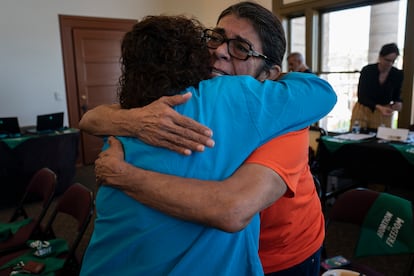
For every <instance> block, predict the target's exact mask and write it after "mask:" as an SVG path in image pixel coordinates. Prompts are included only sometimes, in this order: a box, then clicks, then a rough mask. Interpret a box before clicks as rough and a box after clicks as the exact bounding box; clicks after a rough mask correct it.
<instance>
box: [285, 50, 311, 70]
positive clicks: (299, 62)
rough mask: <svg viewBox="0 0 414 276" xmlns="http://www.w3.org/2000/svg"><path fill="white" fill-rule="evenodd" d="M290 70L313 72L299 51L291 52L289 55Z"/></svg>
mask: <svg viewBox="0 0 414 276" xmlns="http://www.w3.org/2000/svg"><path fill="white" fill-rule="evenodd" d="M287 62H288V70H289V72H302V73H312V71H311V70H310V69H309V67H308V66H307V65H306V63H305V60H304V59H303V55H302V54H301V53H299V52H293V53H290V54H289V55H288V57H287Z"/></svg>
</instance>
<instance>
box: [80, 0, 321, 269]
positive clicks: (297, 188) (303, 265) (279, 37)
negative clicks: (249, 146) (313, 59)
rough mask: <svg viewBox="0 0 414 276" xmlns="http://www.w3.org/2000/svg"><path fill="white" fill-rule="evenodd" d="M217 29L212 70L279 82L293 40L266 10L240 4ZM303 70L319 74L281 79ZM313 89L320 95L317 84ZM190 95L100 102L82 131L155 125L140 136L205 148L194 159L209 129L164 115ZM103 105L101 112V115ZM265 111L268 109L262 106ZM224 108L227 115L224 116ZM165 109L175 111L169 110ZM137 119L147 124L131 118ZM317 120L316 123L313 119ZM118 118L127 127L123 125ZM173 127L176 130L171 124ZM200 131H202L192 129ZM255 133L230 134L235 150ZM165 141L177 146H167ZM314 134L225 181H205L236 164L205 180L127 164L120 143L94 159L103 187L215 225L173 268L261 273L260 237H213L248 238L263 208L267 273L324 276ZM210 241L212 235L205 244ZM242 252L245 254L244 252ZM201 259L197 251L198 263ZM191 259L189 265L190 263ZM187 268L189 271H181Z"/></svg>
mask: <svg viewBox="0 0 414 276" xmlns="http://www.w3.org/2000/svg"><path fill="white" fill-rule="evenodd" d="M213 31H214V32H212V31H211V30H210V31H205V32H204V38H205V40H206V42H207V46H208V47H209V49H210V53H211V64H212V75H213V76H221V75H250V76H254V77H255V78H256V79H257V80H260V81H264V80H266V79H269V80H275V79H276V78H277V77H278V76H279V74H280V70H281V69H280V68H281V67H280V66H281V63H282V59H283V55H284V52H285V46H286V44H285V37H284V32H283V28H282V25H281V23H280V21H279V20H278V19H277V18H276V17H275V16H274V15H273V14H272V13H271V12H270V11H269V10H267V9H265V8H264V7H262V6H260V5H258V4H255V3H251V2H240V3H237V4H235V5H232V6H230V7H229V8H227V9H226V10H224V11H223V12H222V13H221V15H220V17H219V20H218V23H217V26H216V27H215V28H214V29H213ZM212 41H213V42H212ZM220 42H221V43H220ZM219 43H220V44H219ZM298 75H300V76H303V77H306V78H308V77H311V78H317V77H316V76H313V75H311V74H300V73H290V74H288V75H286V76H285V77H283V78H282V79H281V80H283V79H285V78H289V76H290V77H292V76H298ZM220 78H222V77H220ZM220 78H218V79H220ZM303 81H304V82H303V83H302V85H305V86H307V85H306V83H308V84H310V83H309V82H308V81H309V80H305V79H304V80H303ZM265 83H272V82H265ZM287 84H289V82H288V81H286V82H285V84H284V85H283V86H284V87H285V88H286V89H287V90H286V91H285V92H294V90H295V89H294V90H291V88H289V86H288V85H287ZM303 88H304V87H301V89H303ZM308 88H310V87H308ZM301 89H299V91H300V90H301ZM227 92H229V90H225V89H224V90H223V91H222V93H227ZM239 92H240V91H239ZM314 92H316V93H318V94H319V93H320V91H319V92H318V91H317V90H314ZM314 92H312V93H314ZM206 93H210V92H206ZM240 93H241V92H240ZM288 94H289V93H287V94H285V96H286V98H285V100H286V101H289V100H290V99H291V100H294V99H293V98H291V96H289V95H288ZM293 94H294V93H293ZM223 95H224V94H223ZM240 95H242V93H241V94H240ZM259 95H260V93H259ZM318 98H319V99H318ZM322 98H324V97H322ZM185 100H186V99H184V98H177V97H174V98H169V99H168V100H166V99H162V100H160V101H157V102H155V103H156V105H155V104H154V103H153V104H151V105H149V106H147V107H144V108H141V109H135V110H134V109H131V110H116V109H114V108H108V107H100V108H99V109H95V110H93V112H88V113H89V114H88V113H87V114H86V115H88V117H89V115H92V118H93V119H92V118H89V119H88V120H87V121H89V122H86V121H84V122H83V123H82V127H83V128H84V129H87V130H89V131H90V132H92V133H94V134H105V133H106V134H107V133H118V134H122V135H136V134H137V133H136V130H137V127H138V129H141V130H143V128H141V127H144V128H145V129H149V130H150V131H144V130H143V131H139V132H140V133H139V135H137V136H139V137H140V138H141V139H144V140H145V141H147V142H151V139H145V135H148V133H150V134H154V136H153V137H151V138H153V139H152V142H154V139H155V138H154V137H156V138H159V137H163V138H164V139H161V142H156V143H155V145H161V146H165V147H167V146H168V147H169V148H170V149H173V150H176V151H177V152H180V153H184V154H191V151H190V149H191V150H196V151H203V150H204V152H203V153H195V154H191V156H190V157H194V156H198V157H200V158H203V157H204V155H205V154H209V153H210V151H211V149H205V148H204V146H211V144H209V143H208V141H209V137H210V136H209V134H211V132H209V131H207V132H206V130H208V129H206V128H203V127H200V126H199V125H197V124H195V126H194V125H193V124H192V123H190V121H188V120H186V119H183V118H182V117H180V116H177V115H176V114H174V115H171V109H168V110H169V111H168V112H164V111H160V110H161V109H164V110H165V106H169V105H176V104H179V103H184V102H185ZM319 100H321V98H320V97H318V96H317V95H315V97H314V98H313V97H311V98H310V99H309V102H308V103H307V104H305V107H306V106H309V107H310V106H312V105H318V106H319V104H321V103H319V102H318V101H319ZM325 100H327V99H326V98H325ZM294 101H296V100H294ZM300 102H301V101H298V102H297V103H298V104H300ZM322 105H324V104H322ZM319 107H320V106H319ZM296 108H299V110H300V111H299V113H300V114H301V115H302V116H305V115H306V114H308V113H309V112H308V111H306V110H304V109H302V108H301V107H299V106H297V107H296ZM103 110H104V113H101V111H103ZM260 110H261V112H267V111H268V110H266V109H265V108H263V109H260ZM219 111H220V113H217V112H219ZM273 111H276V110H273ZM105 112H106V114H107V113H108V112H110V118H111V121H110V122H103V119H102V118H99V115H98V114H100V115H101V116H102V115H104V114H105ZM150 112H152V113H153V114H157V116H161V117H162V118H163V120H162V121H164V122H161V121H158V124H161V125H162V126H163V127H165V128H167V129H174V130H173V131H172V132H174V133H179V132H183V133H185V134H184V135H183V136H187V137H188V136H192V137H193V138H194V139H193V142H190V143H185V142H184V141H185V139H184V138H183V137H181V136H179V135H173V134H171V133H169V134H165V132H163V131H161V130H160V127H158V126H156V127H154V124H150V123H149V122H150V121H153V122H154V116H153V115H151V116H147V115H148V114H150ZM210 112H212V113H211V114H214V115H215V116H220V115H219V114H221V112H223V114H222V116H225V114H226V110H215V109H214V110H211V111H210ZM276 112H278V114H285V113H286V114H288V113H289V112H291V111H290V110H288V109H283V108H282V109H279V110H277V111H276ZM167 113H168V114H169V115H163V114H167ZM144 114H147V115H145V116H144ZM97 115H98V116H97ZM252 115H253V114H252ZM306 116H307V115H306ZM134 118H135V119H136V120H140V122H138V123H137V122H133V121H134V120H135V119H134ZM148 118H150V120H149V121H148V120H147V119H148ZM83 119H84V118H83ZM83 119H82V120H83ZM315 119H316V118H315ZM315 121H317V120H314V121H313V122H315ZM94 122H96V123H98V125H99V126H100V127H98V129H96V128H95V129H94V127H93V125H91V124H93V123H94ZM117 122H119V123H120V124H119V125H118V123H117ZM274 122H275V123H277V124H282V125H283V124H284V123H285V122H283V121H282V120H279V119H278V118H277V117H274ZM174 123H175V124H176V125H178V126H175V127H173V125H174ZM233 124H234V127H236V128H239V127H241V126H240V125H241V124H242V123H241V122H240V121H239V120H234V121H233ZM144 125H146V126H144ZM188 125H191V126H192V127H191V128H190V130H189V129H188V128H187V126H188ZM207 125H209V124H208V123H207ZM134 129H135V131H134ZM154 129H155V130H154ZM192 130H194V131H192ZM197 131H198V132H199V133H200V135H194V133H195V132H197ZM144 132H145V133H144ZM160 133H162V134H160ZM223 133H224V130H223ZM223 133H220V135H223ZM204 134H206V135H204ZM216 135H218V133H217V131H215V136H214V137H215V139H217V136H216ZM248 135H250V133H245V135H240V136H237V135H234V136H233V135H232V136H231V137H229V138H230V139H231V140H232V141H233V144H232V145H231V146H230V147H231V148H232V149H233V150H236V151H244V150H245V149H244V147H240V146H238V144H239V143H240V141H241V140H243V139H245V136H248ZM172 137H174V138H173V139H172ZM205 137H207V138H205ZM167 138H168V141H170V142H171V141H172V142H171V143H168V142H166V139H167ZM308 140H309V138H308V131H307V128H305V129H302V130H299V131H295V132H290V133H288V134H285V135H283V136H281V137H278V138H275V139H273V140H271V141H269V142H267V143H266V144H265V145H263V146H261V147H259V148H258V149H256V151H255V152H254V153H253V154H252V155H251V156H250V157H249V159H248V161H247V162H245V163H244V164H243V165H241V166H240V167H239V168H238V169H237V170H236V171H235V172H234V173H233V174H232V175H231V176H230V177H228V178H226V179H224V180H222V181H212V180H208V179H209V177H211V175H212V174H213V173H215V172H216V170H217V168H221V167H222V166H234V164H235V163H234V162H235V161H234V160H229V161H223V160H221V159H216V160H215V161H214V162H212V163H211V164H210V166H214V167H213V168H212V169H205V170H204V171H203V172H200V173H204V174H206V177H201V178H200V179H205V180H197V179H195V178H181V177H176V176H170V175H164V174H160V173H157V172H153V171H149V170H143V169H140V168H136V167H131V166H128V165H126V163H125V162H124V161H123V154H122V148H121V147H120V144H119V143H118V142H117V141H116V140H111V145H110V148H109V150H108V151H107V152H106V153H103V154H102V155H101V156H100V157H99V159H98V160H97V162H96V174H97V176H99V178H100V179H101V180H102V181H103V183H102V184H103V185H112V186H114V187H116V188H119V189H122V190H124V191H125V192H126V193H127V194H128V195H130V196H131V197H133V198H134V199H136V200H138V201H139V202H141V203H144V204H145V205H148V206H151V207H153V208H155V209H157V210H160V211H162V212H164V213H166V214H169V215H172V216H174V217H178V218H181V219H184V220H186V221H192V222H195V223H199V224H200V225H207V226H210V227H215V228H217V229H216V230H215V231H214V230H213V229H212V228H207V229H210V230H211V231H213V232H210V231H207V232H204V234H203V235H202V236H200V239H201V240H203V241H205V243H204V245H203V246H201V247H199V250H200V253H199V254H195V255H194V254H193V253H194V252H197V251H193V250H190V251H187V253H188V254H184V255H183V256H186V257H187V261H185V262H180V265H177V266H176V267H177V268H180V269H183V274H192V272H193V269H195V266H199V267H200V268H201V269H206V268H207V267H209V268H210V269H214V272H212V271H211V270H204V271H201V272H200V273H201V274H202V275H238V274H241V275H258V274H259V275H260V274H262V273H263V271H258V270H256V269H257V267H256V268H253V266H251V265H252V264H253V263H252V262H251V261H252V260H253V259H254V256H256V257H257V251H255V250H254V249H253V248H254V246H253V247H252V245H254V243H253V244H250V242H248V244H250V245H248V244H246V239H238V240H237V241H234V240H233V241H232V242H223V240H221V239H216V235H219V236H222V235H224V234H227V235H228V236H227V238H228V239H232V238H234V237H236V236H234V235H241V234H246V229H250V227H252V223H255V218H256V217H257V214H258V212H260V223H261V226H260V227H261V229H260V248H259V255H260V261H261V264H262V265H263V269H264V272H265V273H266V274H269V275H318V274H319V256H320V248H321V245H322V242H323V239H324V220H323V214H322V210H321V204H320V201H319V198H318V196H317V193H316V190H315V187H314V184H313V178H312V175H311V174H310V171H309V167H308V164H307V156H308ZM206 141H207V142H206ZM210 142H211V140H210ZM200 144H201V146H200ZM220 145H221V143H219V141H217V140H216V144H215V146H214V148H213V149H216V150H219V151H223V148H218V147H220ZM185 158H188V156H187V157H185V156H184V159H183V160H185ZM217 162H219V163H217ZM180 164H181V163H178V165H180ZM236 165H237V163H236ZM116 168H119V169H120V170H118V169H116ZM207 176H209V177H207ZM108 200H109V199H108ZM252 219H253V220H252ZM227 232H231V234H230V233H227ZM233 232H234V233H233ZM213 233H214V234H213ZM210 235H211V238H210V239H209V238H208V236H210ZM253 236H254V235H253ZM239 237H240V236H239ZM250 237H252V236H250ZM206 238H207V240H208V241H207V240H205V239H206ZM256 238H257V237H256ZM228 241H229V240H228ZM250 241H252V240H250ZM256 241H257V240H256ZM237 252H239V253H240V252H244V253H243V254H242V255H237V254H238V253H237ZM247 252H250V253H249V256H250V257H248V258H246V256H247V255H245V254H247ZM229 254H230V255H229ZM235 254H236V255H235ZM195 256H198V257H196V258H195V259H193V257H195ZM188 260H192V261H190V262H188ZM246 265H247V266H248V268H247V270H246ZM237 268H238V269H237ZM252 268H253V271H252V270H251V269H252ZM185 270H186V272H187V273H186V272H184V271H185ZM209 272H211V273H209Z"/></svg>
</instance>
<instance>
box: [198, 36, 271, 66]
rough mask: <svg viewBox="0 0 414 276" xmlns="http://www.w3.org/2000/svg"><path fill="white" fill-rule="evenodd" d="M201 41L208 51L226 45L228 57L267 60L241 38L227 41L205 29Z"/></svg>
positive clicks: (223, 37)
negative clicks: (202, 40)
mask: <svg viewBox="0 0 414 276" xmlns="http://www.w3.org/2000/svg"><path fill="white" fill-rule="evenodd" d="M203 39H204V41H205V43H206V44H207V47H208V48H210V49H217V48H218V47H219V46H220V45H222V44H223V43H227V51H228V52H229V55H230V56H231V57H233V58H236V59H239V60H247V59H248V58H249V57H260V58H263V59H268V57H267V56H265V55H263V54H260V53H258V52H256V51H255V50H253V47H252V45H251V44H250V43H249V42H247V41H245V40H243V39H241V38H230V39H229V38H226V37H225V36H224V35H222V34H221V33H219V32H217V31H214V30H211V29H205V30H204V31H203Z"/></svg>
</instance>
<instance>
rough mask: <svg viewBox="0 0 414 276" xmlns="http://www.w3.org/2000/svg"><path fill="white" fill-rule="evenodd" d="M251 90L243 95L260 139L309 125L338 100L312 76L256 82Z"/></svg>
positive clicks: (295, 76) (321, 81) (330, 108)
mask: <svg viewBox="0 0 414 276" xmlns="http://www.w3.org/2000/svg"><path fill="white" fill-rule="evenodd" d="M250 87H251V89H250V93H245V94H244V95H245V96H246V102H247V107H248V109H249V111H250V114H251V118H252V120H253V121H254V122H255V124H256V125H257V129H258V132H259V135H261V136H262V138H263V140H269V139H270V138H273V137H275V136H276V135H280V134H284V133H287V132H290V131H296V130H300V129H302V128H304V127H307V126H310V125H311V124H313V123H315V122H317V121H318V120H320V119H322V118H323V117H324V116H326V115H327V114H328V113H329V112H330V111H331V110H332V109H333V107H334V106H335V104H336V101H337V96H336V93H335V91H334V90H333V89H332V87H331V85H329V83H328V82H326V81H325V80H323V79H321V78H319V77H318V76H316V75H314V74H303V73H289V74H287V75H285V76H284V77H283V78H282V79H281V80H279V81H270V80H267V81H265V82H257V81H256V82H252V84H251V86H250ZM260 87H261V88H260Z"/></svg>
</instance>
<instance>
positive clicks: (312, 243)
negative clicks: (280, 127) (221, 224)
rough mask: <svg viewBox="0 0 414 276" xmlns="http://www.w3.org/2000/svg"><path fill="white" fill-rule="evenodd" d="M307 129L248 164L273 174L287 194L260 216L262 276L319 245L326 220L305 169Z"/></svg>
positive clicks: (266, 148) (265, 149)
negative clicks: (266, 168)
mask: <svg viewBox="0 0 414 276" xmlns="http://www.w3.org/2000/svg"><path fill="white" fill-rule="evenodd" d="M308 147H309V131H308V128H306V129H303V130H300V131H296V132H290V133H288V134H285V135H283V136H280V137H277V138H275V139H273V140H271V141H269V142H268V143H266V144H265V145H263V146H261V147H260V148H258V149H257V150H256V151H255V152H253V153H252V155H251V156H250V157H249V158H248V160H247V163H256V164H261V165H263V166H266V167H269V168H271V169H273V170H274V171H276V172H277V173H278V174H279V175H280V176H281V177H282V178H283V180H284V181H285V182H286V184H287V186H288V191H287V192H286V193H285V195H284V196H283V197H281V198H280V199H279V200H277V201H276V202H275V203H273V205H271V206H270V207H268V208H267V209H265V210H263V211H262V212H261V214H260V222H261V225H260V243H259V256H260V259H261V262H262V265H263V269H264V272H265V273H270V272H276V271H280V270H283V269H287V268H290V267H292V266H294V265H297V264H300V263H301V262H303V261H304V260H306V259H307V258H308V257H310V256H311V255H312V254H313V253H315V252H316V251H317V250H318V249H319V248H320V247H321V246H322V243H323V240H324V237H325V228H324V225H325V221H324V217H323V213H322V208H321V203H320V200H319V197H318V195H317V192H316V189H315V185H314V182H313V178H312V174H311V172H310V170H309V166H308Z"/></svg>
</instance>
